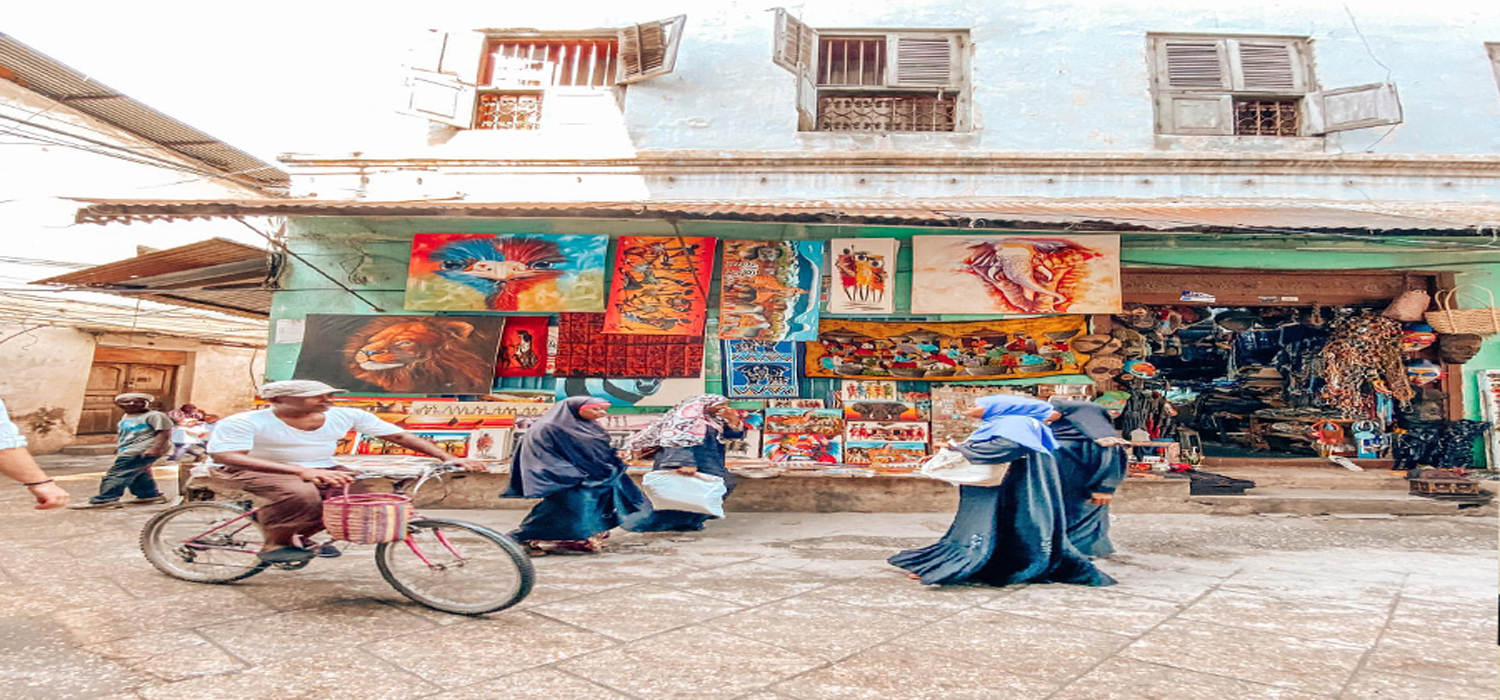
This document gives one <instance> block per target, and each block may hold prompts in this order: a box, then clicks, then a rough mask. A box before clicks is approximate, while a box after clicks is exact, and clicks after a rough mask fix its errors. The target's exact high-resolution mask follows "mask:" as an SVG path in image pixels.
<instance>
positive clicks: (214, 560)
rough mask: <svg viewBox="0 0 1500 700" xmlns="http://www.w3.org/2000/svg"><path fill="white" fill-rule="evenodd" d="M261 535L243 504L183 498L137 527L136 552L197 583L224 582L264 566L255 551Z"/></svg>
mask: <svg viewBox="0 0 1500 700" xmlns="http://www.w3.org/2000/svg"><path fill="white" fill-rule="evenodd" d="M264 541H265V537H264V536H263V535H262V534H261V530H260V524H259V523H257V522H255V521H254V520H253V519H251V518H249V517H245V510H244V509H243V508H240V507H237V506H232V505H229V504H227V503H213V502H206V503H188V504H186V505H180V506H177V507H176V508H168V509H167V510H164V511H162V512H160V513H157V514H156V516H155V517H153V518H151V519H150V520H148V521H146V526H145V527H144V528H142V529H141V553H142V554H145V555H146V560H147V561H149V562H151V565H152V566H154V567H156V568H157V570H158V571H160V572H162V573H164V574H166V575H168V576H171V577H173V578H180V579H182V580H184V581H194V582H197V583H229V582H230V581H238V580H240V579H244V578H249V577H251V576H254V575H256V574H258V573H260V572H262V571H264V570H265V568H266V563H265V562H262V561H261V560H260V558H259V557H257V556H255V553H256V552H257V551H259V550H260V547H261V543H262V542H264Z"/></svg>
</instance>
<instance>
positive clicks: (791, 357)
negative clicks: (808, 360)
mask: <svg viewBox="0 0 1500 700" xmlns="http://www.w3.org/2000/svg"><path fill="white" fill-rule="evenodd" d="M724 382H725V392H724V393H725V395H726V396H728V397H730V398H735V399H779V398H795V397H796V396H797V393H798V387H797V343H795V342H793V341H790V340H786V341H780V342H777V341H770V340H726V341H724Z"/></svg>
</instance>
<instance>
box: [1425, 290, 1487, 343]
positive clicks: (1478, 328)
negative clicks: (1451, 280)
mask: <svg viewBox="0 0 1500 700" xmlns="http://www.w3.org/2000/svg"><path fill="white" fill-rule="evenodd" d="M1465 287H1473V288H1475V289H1478V290H1479V291H1481V292H1484V296H1483V297H1481V296H1479V295H1478V294H1475V293H1461V292H1460V291H1459V290H1461V289H1464V288H1465ZM1460 295H1463V296H1467V297H1469V298H1470V299H1474V300H1477V301H1486V302H1488V305H1487V306H1484V307H1482V308H1478V309H1459V308H1455V307H1457V306H1458V304H1459V299H1458V298H1459V296H1460ZM1437 307H1438V310H1437V311H1428V312H1427V324H1428V325H1430V326H1432V329H1433V330H1435V331H1437V332H1439V333H1471V334H1473V335H1494V334H1496V333H1500V308H1496V307H1495V294H1494V292H1491V291H1490V290H1489V289H1487V288H1485V287H1481V286H1479V285H1477V284H1460V285H1458V286H1456V287H1454V288H1452V289H1444V290H1442V291H1440V292H1438V293H1437Z"/></svg>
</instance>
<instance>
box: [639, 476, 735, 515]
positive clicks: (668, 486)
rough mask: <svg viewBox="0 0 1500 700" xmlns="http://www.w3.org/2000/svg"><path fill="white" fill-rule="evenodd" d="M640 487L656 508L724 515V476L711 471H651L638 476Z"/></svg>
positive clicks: (725, 491) (725, 490)
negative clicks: (682, 472)
mask: <svg viewBox="0 0 1500 700" xmlns="http://www.w3.org/2000/svg"><path fill="white" fill-rule="evenodd" d="M641 490H642V491H645V492H646V497H647V498H649V499H651V507H652V508H655V509H656V510H685V511H687V512H689V513H703V514H705V515H712V516H714V517H715V518H722V517H724V495H725V493H727V492H728V489H725V488H724V480H723V479H721V478H719V477H717V476H713V475H711V474H703V473H698V474H694V475H692V476H688V475H687V474H679V473H677V472H675V471H666V470H662V471H654V472H651V473H649V474H647V475H645V476H643V477H641Z"/></svg>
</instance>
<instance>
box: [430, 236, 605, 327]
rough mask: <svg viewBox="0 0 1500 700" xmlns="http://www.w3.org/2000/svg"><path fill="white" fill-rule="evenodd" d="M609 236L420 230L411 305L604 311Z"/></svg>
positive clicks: (485, 308) (520, 309) (486, 309)
mask: <svg viewBox="0 0 1500 700" xmlns="http://www.w3.org/2000/svg"><path fill="white" fill-rule="evenodd" d="M608 247H609V237H608V236H581V235H560V236H554V235H530V234H528V235H495V234H488V233H419V234H417V235H416V236H414V237H413V239H412V244H411V263H410V266H409V267H408V269H407V279H406V308H408V309H422V310H468V311H530V312H543V311H603V310H604V273H605V268H604V265H605V253H606V252H607V250H608Z"/></svg>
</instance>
